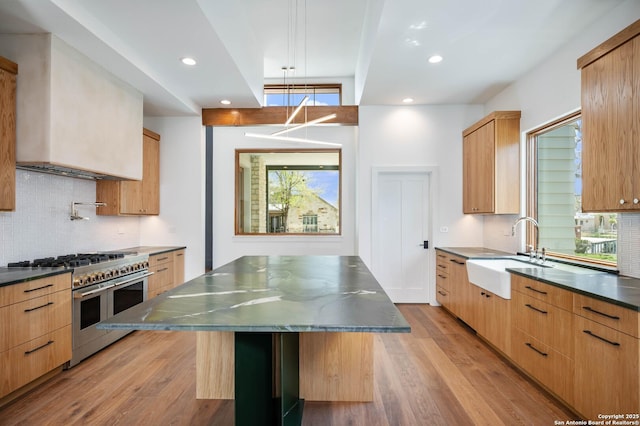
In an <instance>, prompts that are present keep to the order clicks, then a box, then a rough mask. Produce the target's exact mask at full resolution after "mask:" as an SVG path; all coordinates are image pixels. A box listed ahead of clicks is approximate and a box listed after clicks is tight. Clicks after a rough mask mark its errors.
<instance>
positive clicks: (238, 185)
mask: <svg viewBox="0 0 640 426" xmlns="http://www.w3.org/2000/svg"><path fill="white" fill-rule="evenodd" d="M254 153H258V154H277V153H283V154H290V153H304V154H307V153H336V154H337V155H338V165H337V169H336V170H337V171H338V200H337V204H338V218H337V219H338V232H335V233H324V232H240V223H241V217H240V215H241V214H243V211H242V209H241V208H240V200H241V191H242V188H243V186H244V181H243V179H244V177H243V172H242V168H241V167H240V155H241V154H254ZM234 167H235V180H234V181H235V182H234V185H235V187H234V194H235V195H234V236H236V237H242V236H252V237H255V236H259V237H282V236H305V237H321V238H326V237H339V236H342V148H308V149H307V148H299V149H292V148H273V149H268V148H260V149H251V148H242V149H236V150H235V165H234ZM294 168H295V169H298V170H299V168H298V167H295V166H294ZM309 170H311V167H310V168H309ZM265 183H266V184H268V182H265ZM267 216H268V215H267ZM267 228H268V224H267Z"/></svg>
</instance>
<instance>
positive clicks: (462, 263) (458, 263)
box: [449, 259, 464, 265]
mask: <svg viewBox="0 0 640 426" xmlns="http://www.w3.org/2000/svg"><path fill="white" fill-rule="evenodd" d="M449 261H450V262H453V263H455V264H456V265H464V262H460V261H458V260H455V259H449Z"/></svg>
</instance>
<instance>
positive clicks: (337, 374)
mask: <svg viewBox="0 0 640 426" xmlns="http://www.w3.org/2000/svg"><path fill="white" fill-rule="evenodd" d="M196 334H197V352H196V397H197V398H198V399H234V392H235V386H234V370H235V365H234V332H232V331H228V332H227V331H219V332H218V331H198V332H196ZM299 362H300V398H301V399H304V400H307V401H361V402H370V401H373V334H372V333H351V332H310V333H300V351H299Z"/></svg>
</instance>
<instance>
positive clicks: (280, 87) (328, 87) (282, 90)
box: [263, 83, 342, 107]
mask: <svg viewBox="0 0 640 426" xmlns="http://www.w3.org/2000/svg"><path fill="white" fill-rule="evenodd" d="M334 91H337V92H338V105H330V106H341V105H342V84H341V83H314V84H265V85H264V89H263V94H264V98H265V101H266V97H267V95H268V94H270V95H277V94H282V95H288V94H309V95H313V97H315V94H316V93H334ZM310 97H312V96H310ZM282 106H284V107H295V106H296V105H289V99H287V105H282Z"/></svg>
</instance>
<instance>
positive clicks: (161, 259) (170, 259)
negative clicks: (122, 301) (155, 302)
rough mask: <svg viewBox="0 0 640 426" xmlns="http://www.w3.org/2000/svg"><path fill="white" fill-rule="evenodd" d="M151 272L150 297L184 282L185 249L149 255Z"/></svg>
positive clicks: (148, 295)
mask: <svg viewBox="0 0 640 426" xmlns="http://www.w3.org/2000/svg"><path fill="white" fill-rule="evenodd" d="M149 272H152V273H153V275H151V276H150V277H149V287H148V294H147V297H148V298H149V299H150V298H152V297H156V296H158V295H160V294H162V293H164V292H166V291H169V290H171V289H172V288H174V287H176V286H178V285H180V284H182V283H184V249H181V250H174V251H169V252H164V253H159V254H154V255H151V256H149Z"/></svg>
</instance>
